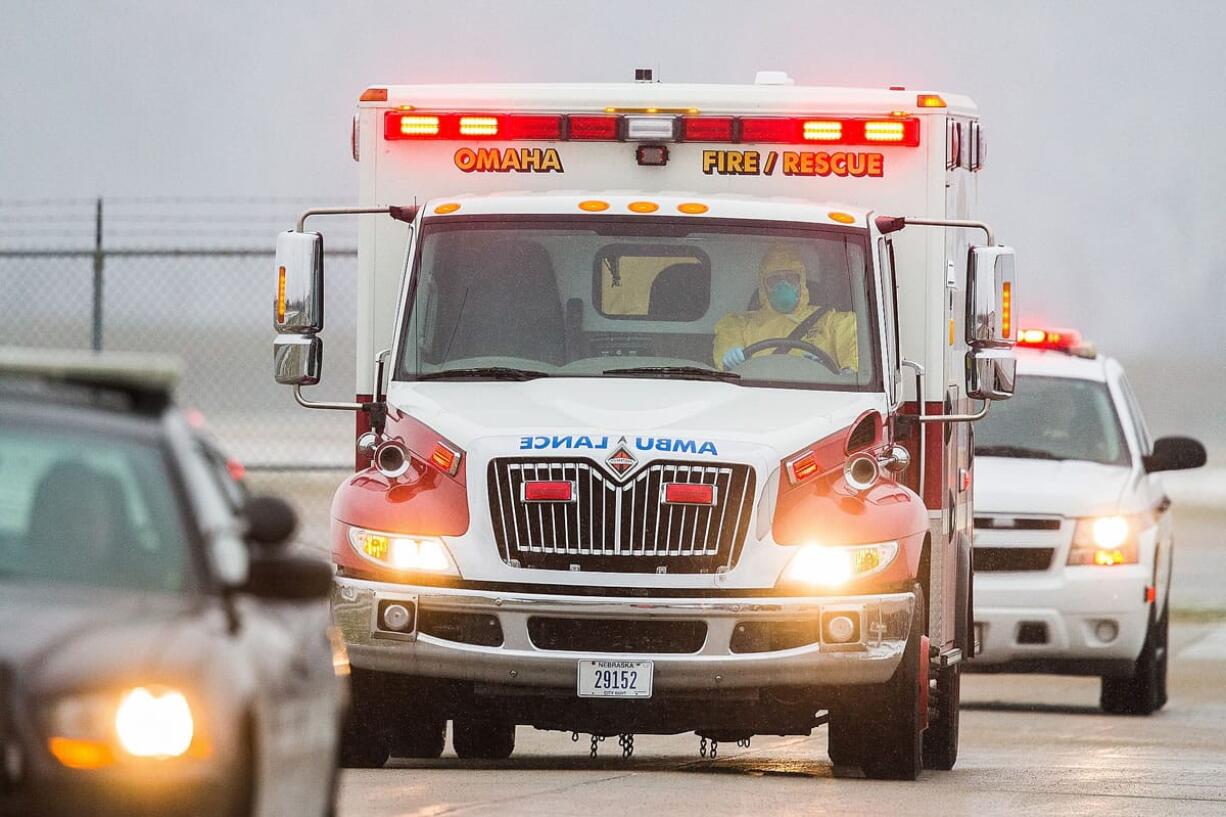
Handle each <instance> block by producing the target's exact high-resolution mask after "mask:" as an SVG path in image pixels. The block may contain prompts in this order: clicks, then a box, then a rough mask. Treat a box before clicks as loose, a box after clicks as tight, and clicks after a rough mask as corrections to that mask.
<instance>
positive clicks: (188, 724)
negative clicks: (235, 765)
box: [47, 686, 206, 769]
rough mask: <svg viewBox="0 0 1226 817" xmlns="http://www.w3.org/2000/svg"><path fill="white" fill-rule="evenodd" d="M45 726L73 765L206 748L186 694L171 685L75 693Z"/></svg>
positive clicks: (60, 755)
mask: <svg viewBox="0 0 1226 817" xmlns="http://www.w3.org/2000/svg"><path fill="white" fill-rule="evenodd" d="M47 727H48V728H47V731H48V735H49V736H48V738H47V748H48V749H49V750H50V752H51V754H52V755H54V756H55V758H56V759H57V760H58V761H59V762H60V763H62V764H63V765H65V766H68V767H70V768H73V769H99V768H103V767H105V766H111V765H114V764H115V763H118V762H119V761H121V760H124V759H126V758H155V759H170V758H177V757H182V756H183V755H186V754H188V752H189V750H194V751H193V753H194V754H197V755H198V754H201V753H206V747H205V746H204V744H203V742H202V741H201V740H200V736H199V735H198V734H197V730H196V724H195V720H194V718H193V717H192V710H191V706H190V705H189V704H188V702H187V697H186V696H185V695H184V694H183V693H182V692H180V691H178V690H176V689H172V688H169V687H157V686H141V687H134V688H132V689H129V690H126V691H124V692H122V693H121V694H118V695H115V694H112V693H103V692H98V693H86V694H82V695H71V696H68V697H65V698H62V699H60V700H59V701H56V703H55V704H54V705H53V706H52V707H51V709H50V710H49V712H48V714H47Z"/></svg>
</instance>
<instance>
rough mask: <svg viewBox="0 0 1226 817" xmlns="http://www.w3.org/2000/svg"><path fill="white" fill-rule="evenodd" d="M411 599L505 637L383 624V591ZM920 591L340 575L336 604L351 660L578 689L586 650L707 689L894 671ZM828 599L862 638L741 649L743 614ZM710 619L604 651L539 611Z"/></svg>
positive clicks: (824, 605) (790, 610) (572, 616)
mask: <svg viewBox="0 0 1226 817" xmlns="http://www.w3.org/2000/svg"><path fill="white" fill-rule="evenodd" d="M389 600H396V601H402V602H411V603H412V604H413V605H415V606H416V609H417V611H418V615H419V616H420V614H421V613H423V612H430V611H446V612H459V613H479V614H482V615H486V616H492V617H494V618H496V619H497V621H498V624H499V625H500V627H501V631H502V643H501V645H500V646H480V645H477V644H472V643H461V642H459V641H452V640H447V639H443V638H438V637H436V636H434V635H428V634H424V633H420V632H411V633H408V634H398V633H389V632H387V631H384V630H381V628H380V627H379V626H378V625H377V623H376V613H377V611H378V609H379V604H380V602H382V601H389ZM914 606H915V596H914V594H913V593H889V594H881V595H861V596H822V597H801V598H752V597H748V598H724V597H720V598H651V599H642V598H609V597H587V596H569V595H552V594H540V593H519V592H494V591H488V590H468V589H450V588H438V587H416V586H410V585H401V584H392V583H386V582H372V581H365V580H360V579H350V578H345V577H337V578H336V579H335V584H334V586H333V594H332V611H333V617H334V619H335V621H336V623H337V625H338V626H339V627H340V628H341V631H342V633H343V634H344V637H345V641H346V642H347V645H348V648H349V658H350V662H351V663H352V664H353V666H355V667H358V668H361V669H367V670H375V671H381V672H391V673H401V674H405V675H411V676H417V677H422V678H434V679H447V680H454V681H468V682H474V683H485V684H497V685H499V686H504V687H505V686H510V687H531V688H554V689H565V688H569V689H572V690H573V689H575V685H576V683H577V672H578V661H579V660H580V659H587V658H612V659H617V660H648V661H652V662H654V665H655V667H654V673H655V674H654V689H656V690H657V691H662V692H668V691H710V690H729V689H753V688H763V687H775V686H789V685H802V686H835V687H838V686H847V685H860V684H876V683H883V682H885V681H888V680H889V679H890V677H891V676H892V675H893V674H894V671H895V669H897V667H898V664H899V662H900V661H901V660H902V655H903V651H904V650H905V648H906V639H907V635H908V633H909V632H910V626H911V616H912V615H913V614H914ZM823 610H826V611H828V612H833V611H835V610H838V611H845V610H852V611H857V612H858V613H859V615H860V616H861V627H860V634H861V638H860V641H859V642H858V643H856V644H854V645H847V644H837V645H836V644H827V643H823V642H822V641H820V640H818V641H815V642H813V643H807V644H803V645H799V646H793V647H789V648H787V649H779V650H767V651H761V652H735V651H734V650H733V649H732V641H733V637H734V632H735V630H736V628H737V627H738V625H742V624H746V623H750V624H756V623H772V622H781V623H783V624H785V625H786V624H789V623H791V624H796V623H804V622H813V621H815V620H820V616H821V613H822V611H823ZM541 618H547V619H565V620H568V621H573V620H579V621H600V620H604V621H610V622H612V621H616V622H623V623H624V622H631V623H633V622H642V621H660V620H668V621H676V622H702V623H703V624H705V630H706V636H705V640H704V641H703V642H702V646H701V648H699V649H698V650H697V651H695V652H689V653H684V654H678V653H675V652H657V651H649V652H621V651H616V652H615V651H608V652H601V651H599V650H596V651H593V650H590V649H584V650H570V649H553V648H550V649H542V648H541V647H540V646H538V645H537V644H536V643H534V642H533V639H532V636H531V635H530V632H529V621H530V620H531V619H541Z"/></svg>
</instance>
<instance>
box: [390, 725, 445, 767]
mask: <svg viewBox="0 0 1226 817" xmlns="http://www.w3.org/2000/svg"><path fill="white" fill-rule="evenodd" d="M446 745H447V721H444V720H438V719H434V718H423V719H415V718H408V717H406V718H405V722H404V723H402V724H401V725H400V726H399V727H397V728H396V729H395V730H394V731H393V733H392V739H391V751H392V756H393V757H411V758H426V759H430V760H433V759H435V758H438V757H441V756H442V754H443V748H444V747H445V746H446Z"/></svg>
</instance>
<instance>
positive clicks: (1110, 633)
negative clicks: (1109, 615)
mask: <svg viewBox="0 0 1226 817" xmlns="http://www.w3.org/2000/svg"><path fill="white" fill-rule="evenodd" d="M1119 634H1120V626H1119V625H1118V624H1116V623H1115V622H1114V621H1112V620H1111V619H1106V618H1105V619H1103V620H1102V621H1100V622H1098V623H1097V624H1095V625H1094V636H1095V637H1096V638H1097V639H1098V640H1099V641H1101V642H1103V643H1104V644H1110V643H1111V642H1112V641H1114V640H1115V637H1116V636H1117V635H1119Z"/></svg>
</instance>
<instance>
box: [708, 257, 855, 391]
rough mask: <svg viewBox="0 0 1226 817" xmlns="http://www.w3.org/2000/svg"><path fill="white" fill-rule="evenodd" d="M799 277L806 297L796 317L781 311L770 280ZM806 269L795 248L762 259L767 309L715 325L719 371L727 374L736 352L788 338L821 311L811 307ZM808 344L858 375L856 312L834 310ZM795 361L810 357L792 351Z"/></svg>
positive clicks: (761, 280)
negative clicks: (728, 359) (773, 298)
mask: <svg viewBox="0 0 1226 817" xmlns="http://www.w3.org/2000/svg"><path fill="white" fill-rule="evenodd" d="M789 272H795V273H799V280H800V297H799V300H798V301H797V303H796V308H795V309H792V310H791V311H790V312H778V311H776V310H775V309H774V308H773V307H772V305H771V301H770V293H769V292H768V290H767V279H768V278H771V277H773V276H776V275H779V274H781V273H789ZM806 277H807V276H806V269H805V264H804V260H803V259H802V258H801V257H800V253H799V252H797V251H796V249H795V248H793V247H787V246H775V247H772V248H771V249H770V250H768V251H767V253H766V255H764V256H763V257H762V263H761V264H760V265H759V267H758V298H759V299H760V302H761V306H760V307H759V308H758V309H756V310H754V311H751V312H733V313H730V314H728V315H725V316H724V317H722V318H720V319H719V322H718V323H716V324H715V354H714V357H715V365H716V367H717V368H720V369H723V368H727V367H725V365H724V357H725V355H727V354H728V352H729V351H730V350H733V349H737V348H741V349H743V348H744V347H746V346H748V345H750V344H751V343H757V342H758V341H760V340H770V339H775V338H786V337H788V336H789V335H791V334H792V330H793V329H795V328H796V327H797V325H799V324H800V323H801V322H802V321H803V320H804V319H805V318H807V317H809V316H810V315H812V314H813V313H814V312H816V311H817V310H818V309H819V308H820V305H818V306H814V305H812V304H810V303H809V288H808V286H807V285H806V284H805V280H806ZM800 340H804V341H806V342H808V343H811V344H813V345H814V346H816V347H817V348H819V349H821V350H822V351H824V352H826V353H827V354H828V355H830V357H831V358H832V359H833V360H834V362H835V363H837V364H838V365H839V368H842V369H858V368H859V367H860V358H859V354H858V353H857V350H856V315H855V313H854V312H837V311H835V310H833V309H831V310H828V311H827V312H826V314H824V315H822V316H821V317H820V318H818V319H817V323H816V324H814V325H813V327H812V328H811V329H810V330H809V331H808V333H806V334H805V336H804V337H803V338H800ZM776 351H779V352H781V353H782V351H783V350H779V349H777V348H774V349H763V350H762V351H760V352H757V353H756V354H755V355H754V357H759V356H761V355H769V354H773V353H775V352H776ZM787 353H788V354H791V355H801V356H803V355H804V352H802V351H800V350H799V349H792V350H788V351H787Z"/></svg>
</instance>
